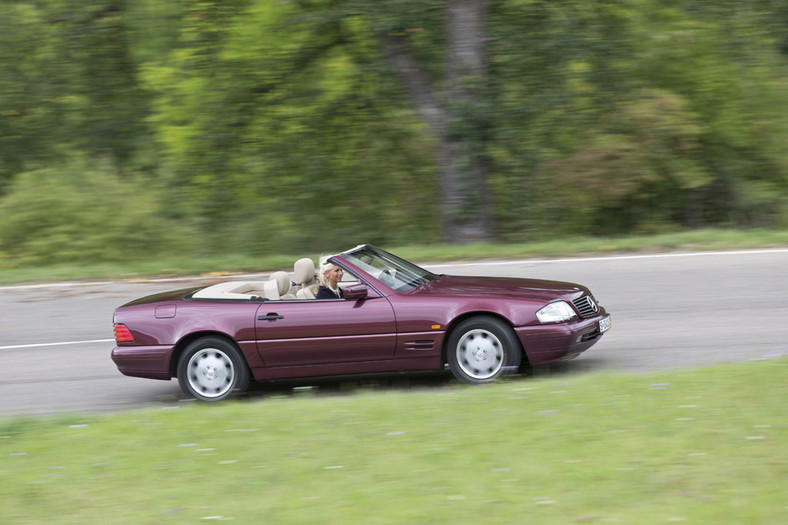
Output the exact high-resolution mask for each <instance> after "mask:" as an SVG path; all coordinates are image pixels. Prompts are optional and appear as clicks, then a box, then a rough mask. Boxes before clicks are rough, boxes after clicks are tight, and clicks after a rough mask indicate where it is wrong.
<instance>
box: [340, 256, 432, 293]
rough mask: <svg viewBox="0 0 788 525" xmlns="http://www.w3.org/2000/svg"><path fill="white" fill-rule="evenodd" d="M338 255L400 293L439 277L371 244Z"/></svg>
mask: <svg viewBox="0 0 788 525" xmlns="http://www.w3.org/2000/svg"><path fill="white" fill-rule="evenodd" d="M338 257H340V258H342V259H343V260H345V261H347V262H348V263H350V264H352V265H354V266H356V267H357V268H358V269H360V270H362V271H364V272H366V273H367V274H369V275H370V276H372V277H374V278H375V279H376V280H378V281H379V282H380V283H382V284H384V285H386V286H388V287H389V288H391V289H392V290H394V291H396V292H400V293H403V292H409V291H411V290H414V289H416V288H418V287H419V286H422V285H424V284H427V283H428V282H430V281H433V280H435V279H437V278H438V275H436V274H434V273H432V272H431V271H429V270H425V269H424V268H422V267H421V266H418V265H416V264H413V263H412V262H410V261H407V260H405V259H403V258H402V257H398V256H396V255H394V254H393V253H389V252H387V251H386V250H381V249H380V248H377V247H375V246H372V245H371V244H363V245H361V246H357V247H356V248H353V249H352V250H348V251H347V252H343V253H341V254H338ZM386 272H388V273H386Z"/></svg>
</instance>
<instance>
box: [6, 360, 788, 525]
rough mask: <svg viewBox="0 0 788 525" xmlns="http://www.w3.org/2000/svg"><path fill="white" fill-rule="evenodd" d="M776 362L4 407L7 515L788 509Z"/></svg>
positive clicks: (400, 515) (536, 519)
mask: <svg viewBox="0 0 788 525" xmlns="http://www.w3.org/2000/svg"><path fill="white" fill-rule="evenodd" d="M786 398H788V360H771V361H767V362H754V363H745V364H736V365H725V366H719V367H713V368H707V369H700V370H692V371H679V372H662V373H652V374H643V375H623V374H611V373H592V374H585V375H579V376H553V377H546V378H539V379H527V380H519V379H518V380H511V381H505V382H501V383H498V384H494V385H489V386H483V387H462V386H457V385H450V386H445V387H441V388H431V389H422V390H419V389H411V390H402V389H395V388H387V389H382V390H373V391H370V390H357V391H356V392H355V393H351V394H347V395H337V394H334V395H330V396H325V395H314V394H310V393H308V392H307V393H304V392H302V393H300V394H296V395H293V396H288V397H285V396H281V395H280V396H271V397H267V398H263V399H259V398H258V399H256V400H253V401H237V402H228V403H221V404H217V405H201V404H196V403H181V404H180V405H178V406H177V407H172V409H162V410H149V411H137V412H129V413H122V414H116V415H100V416H91V417H85V416H59V417H56V418H53V419H32V418H14V419H9V420H5V421H0V500H1V501H2V502H3V504H2V505H0V522H2V523H59V524H70V523H75V524H76V523H79V524H82V523H110V522H111V523H130V524H146V523H149V524H160V523H195V522H198V521H199V522H202V521H213V520H217V521H218V520H232V521H233V522H234V523H254V524H257V523H304V524H306V523H343V524H345V523H365V524H367V523H372V524H376V523H425V524H427V523H429V524H433V523H473V524H475V523H506V524H508V523H524V522H528V523H539V524H562V525H563V524H568V523H638V524H640V523H672V522H686V523H704V524H705V523H726V524H736V523H741V524H751V523H757V524H770V523H773V524H782V523H786V522H788V499H786V494H788V446H786V445H788V408H786V403H785V399H786Z"/></svg>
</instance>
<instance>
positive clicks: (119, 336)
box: [114, 323, 134, 343]
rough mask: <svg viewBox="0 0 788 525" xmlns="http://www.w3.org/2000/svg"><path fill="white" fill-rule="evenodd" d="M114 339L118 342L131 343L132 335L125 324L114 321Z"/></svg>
mask: <svg viewBox="0 0 788 525" xmlns="http://www.w3.org/2000/svg"><path fill="white" fill-rule="evenodd" d="M114 329H115V341H116V342H118V343H133V342H134V336H133V335H131V332H130V331H129V329H128V328H127V327H126V325H125V324H119V323H115V325H114Z"/></svg>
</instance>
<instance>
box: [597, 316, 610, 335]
mask: <svg viewBox="0 0 788 525" xmlns="http://www.w3.org/2000/svg"><path fill="white" fill-rule="evenodd" d="M608 330H610V316H609V315H608V316H607V317H605V318H604V319H600V320H599V333H600V334H604V333H605V332H607V331H608Z"/></svg>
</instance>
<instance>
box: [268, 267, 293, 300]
mask: <svg viewBox="0 0 788 525" xmlns="http://www.w3.org/2000/svg"><path fill="white" fill-rule="evenodd" d="M268 280H269V281H276V285H277V288H278V289H279V295H284V294H286V293H287V292H289V291H290V287H291V286H292V285H291V284H290V276H289V275H287V272H282V271H279V272H274V273H272V274H271V276H270V277H269V278H268Z"/></svg>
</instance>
